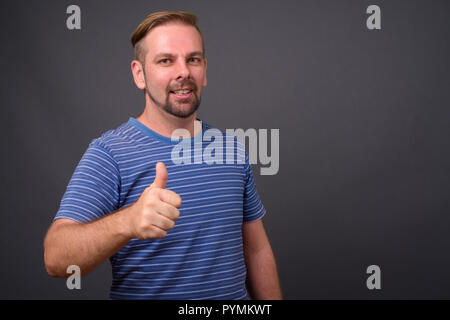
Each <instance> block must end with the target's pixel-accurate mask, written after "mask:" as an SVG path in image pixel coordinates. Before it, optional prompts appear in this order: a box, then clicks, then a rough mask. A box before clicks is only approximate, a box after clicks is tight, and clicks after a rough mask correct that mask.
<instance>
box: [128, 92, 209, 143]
mask: <svg viewBox="0 0 450 320" xmlns="http://www.w3.org/2000/svg"><path fill="white" fill-rule="evenodd" d="M196 117H197V112H194V113H193V114H192V115H191V116H189V117H188V118H179V117H176V116H174V115H172V114H169V113H167V112H166V111H164V110H162V109H161V108H159V107H157V106H155V105H154V104H153V103H150V102H149V101H147V103H146V105H145V109H144V112H143V113H142V114H141V115H140V116H139V117H137V118H136V120H138V121H139V122H141V123H142V124H144V125H145V126H147V127H148V128H150V129H151V130H153V131H155V132H156V133H158V134H160V135H162V136H165V137H169V138H170V137H171V136H172V132H173V131H174V130H176V129H186V130H188V131H189V134H190V135H191V137H194V136H195V135H196V134H197V132H195V131H194V123H195V120H196ZM200 129H201V127H200Z"/></svg>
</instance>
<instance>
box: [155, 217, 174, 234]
mask: <svg viewBox="0 0 450 320" xmlns="http://www.w3.org/2000/svg"><path fill="white" fill-rule="evenodd" d="M152 225H153V226H155V227H158V228H160V229H161V230H164V231H168V230H172V229H173V228H174V227H175V222H173V220H170V219H169V218H167V217H165V216H163V215H161V214H157V215H155V217H154V218H153V221H152Z"/></svg>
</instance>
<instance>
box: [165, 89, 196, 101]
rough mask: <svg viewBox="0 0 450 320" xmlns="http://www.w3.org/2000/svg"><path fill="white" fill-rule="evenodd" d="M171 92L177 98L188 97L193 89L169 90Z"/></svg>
mask: <svg viewBox="0 0 450 320" xmlns="http://www.w3.org/2000/svg"><path fill="white" fill-rule="evenodd" d="M169 93H170V94H173V95H174V96H175V98H177V99H187V98H189V97H190V96H191V95H192V89H189V88H188V89H180V90H173V91H169Z"/></svg>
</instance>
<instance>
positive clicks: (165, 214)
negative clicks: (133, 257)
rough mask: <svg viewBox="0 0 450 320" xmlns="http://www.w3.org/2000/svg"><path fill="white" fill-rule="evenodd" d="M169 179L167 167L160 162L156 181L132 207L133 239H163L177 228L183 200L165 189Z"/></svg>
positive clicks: (131, 224)
mask: <svg viewBox="0 0 450 320" xmlns="http://www.w3.org/2000/svg"><path fill="white" fill-rule="evenodd" d="M167 178H168V173H167V169H166V166H165V165H164V163H162V162H158V163H157V164H156V176H155V180H154V181H153V183H152V184H151V185H150V186H149V187H147V188H146V189H145V190H144V192H142V194H141V196H140V197H139V199H138V200H137V201H136V202H135V203H134V204H133V205H132V207H131V209H132V210H131V212H132V214H131V219H130V220H131V223H130V227H131V233H132V236H133V238H138V239H141V240H144V239H149V238H152V239H161V238H164V237H165V236H166V235H167V231H169V230H171V229H173V228H174V227H175V220H177V219H178V217H179V216H180V211H178V208H179V207H180V206H181V198H180V196H179V195H178V194H176V193H175V192H173V191H170V190H167V189H165V187H166V183H167Z"/></svg>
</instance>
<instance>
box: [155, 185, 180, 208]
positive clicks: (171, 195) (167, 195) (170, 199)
mask: <svg viewBox="0 0 450 320" xmlns="http://www.w3.org/2000/svg"><path fill="white" fill-rule="evenodd" d="M159 198H160V199H161V201H164V202H166V203H168V204H170V205H172V206H174V207H175V208H179V207H180V206H181V202H182V201H181V197H180V196H179V195H178V194H177V193H175V192H173V191H172V190H167V189H164V190H161V192H159Z"/></svg>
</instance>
